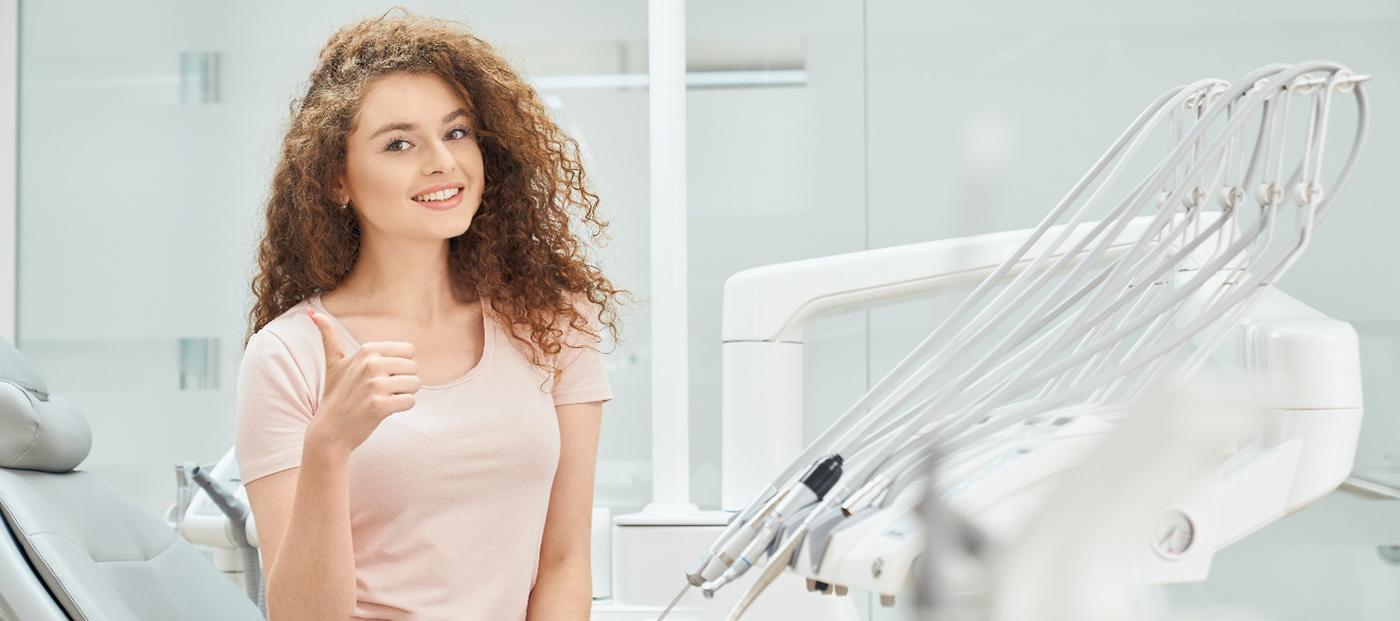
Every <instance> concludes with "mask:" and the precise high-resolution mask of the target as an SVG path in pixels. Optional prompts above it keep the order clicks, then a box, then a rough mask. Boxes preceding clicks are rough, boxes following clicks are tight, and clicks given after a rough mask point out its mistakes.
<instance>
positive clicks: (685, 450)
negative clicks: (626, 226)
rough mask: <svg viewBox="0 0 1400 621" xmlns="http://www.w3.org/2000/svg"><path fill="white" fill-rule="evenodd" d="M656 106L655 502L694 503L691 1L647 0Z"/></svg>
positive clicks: (655, 509) (655, 505) (676, 508)
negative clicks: (689, 281) (688, 111)
mask: <svg viewBox="0 0 1400 621" xmlns="http://www.w3.org/2000/svg"><path fill="white" fill-rule="evenodd" d="M647 58H648V68H647V71H648V73H649V74H650V75H649V79H648V84H649V89H648V95H649V98H650V109H651V115H650V118H651V141H650V146H651V154H650V158H651V177H650V180H651V342H652V360H651V460H652V483H651V504H650V505H648V506H647V507H646V509H645V512H647V513H679V512H693V511H695V510H696V507H695V505H694V504H692V503H691V502H690V415H689V409H688V403H689V392H688V390H687V375H688V372H687V365H686V356H687V354H688V351H687V347H686V343H687V340H688V339H687V331H688V327H687V322H686V243H685V235H686V232H685V229H686V226H685V225H686V223H685V213H686V205H685V86H686V84H685V1H684V0H649V2H648V3H647Z"/></svg>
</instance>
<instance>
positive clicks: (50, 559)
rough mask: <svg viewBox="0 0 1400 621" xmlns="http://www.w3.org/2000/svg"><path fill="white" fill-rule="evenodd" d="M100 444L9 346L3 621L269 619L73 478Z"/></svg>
mask: <svg viewBox="0 0 1400 621" xmlns="http://www.w3.org/2000/svg"><path fill="white" fill-rule="evenodd" d="M91 446H92V434H91V431H90V430H89V428H88V424H87V420H85V419H84V418H83V415H82V413H80V412H79V411H78V408H77V406H76V405H75V404H73V402H71V401H69V400H67V399H64V398H63V397H61V396H59V395H55V394H50V393H49V391H48V387H47V386H46V385H45V384H44V379H43V378H42V377H41V376H40V375H39V372H38V371H37V370H35V369H34V367H33V365H31V364H30V362H29V360H28V359H27V358H25V356H24V354H22V353H20V351H19V350H18V349H15V347H14V346H13V345H12V344H11V343H10V342H9V341H6V340H5V339H3V338H0V466H3V467H0V514H3V518H4V523H5V533H6V534H5V535H4V536H3V541H0V621H54V620H67V619H75V620H88V619H111V620H132V621H136V620H140V621H161V620H166V619H170V620H175V619H182V620H183V619H209V620H221V619H228V620H233V621H252V620H258V619H262V618H263V615H262V613H261V612H260V611H259V610H258V607H257V606H256V605H254V604H253V602H252V601H251V600H249V599H248V597H247V596H246V595H244V593H243V591H241V590H240V589H239V588H238V587H237V585H235V584H234V583H233V582H232V581H231V580H230V579H229V578H227V577H225V576H224V574H223V573H221V572H220V571H219V570H217V569H216V568H215V567H214V566H213V565H212V564H210V562H209V561H208V560H207V559H206V558H205V557H204V555H203V554H201V553H200V552H199V551H198V550H196V549H195V548H194V546H192V545H191V544H189V543H188V542H186V541H185V540H184V539H182V538H180V537H179V536H178V535H177V534H176V533H175V532H174V531H173V530H171V528H170V526H169V525H167V524H166V523H165V522H163V521H162V520H161V519H159V518H158V517H156V516H153V515H150V514H149V513H148V512H147V511H145V510H144V509H142V508H141V507H140V506H138V505H137V504H136V503H134V502H132V501H131V500H128V499H127V498H124V497H123V496H122V495H121V494H119V493H118V492H117V491H116V490H115V489H113V488H112V487H111V486H109V485H107V484H106V483H104V482H103V481H102V480H101V479H99V478H98V477H96V476H94V475H93V474H91V473H88V472H84V471H81V470H75V468H77V467H78V465H79V464H81V463H82V461H83V459H84V458H85V457H87V454H88V450H89V449H90V448H91Z"/></svg>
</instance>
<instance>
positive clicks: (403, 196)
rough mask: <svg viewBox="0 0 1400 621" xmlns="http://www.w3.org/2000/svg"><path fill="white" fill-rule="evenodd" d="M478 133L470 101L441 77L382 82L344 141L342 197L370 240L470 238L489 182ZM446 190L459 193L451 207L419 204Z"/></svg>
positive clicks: (406, 76) (366, 100) (407, 76)
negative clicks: (381, 236) (425, 195)
mask: <svg viewBox="0 0 1400 621" xmlns="http://www.w3.org/2000/svg"><path fill="white" fill-rule="evenodd" d="M474 126H475V125H474V119H470V118H468V117H467V112H466V104H465V102H464V101H462V99H461V98H459V97H458V96H457V94H456V93H455V92H453V90H452V89H451V88H450V87H449V86H448V85H447V83H445V82H443V80H442V79H441V78H439V77H437V76H432V75H417V74H394V75H390V76H385V77H383V78H380V79H379V80H378V81H376V82H375V83H374V84H373V86H371V87H370V89H369V92H368V93H366V94H365V98H364V101H363V102H362V103H361V106H360V111H359V120H358V122H357V123H356V125H355V129H354V131H352V132H351V133H350V136H349V137H348V138H347V140H346V153H345V156H346V163H345V175H344V176H343V177H342V178H341V191H340V193H339V194H340V199H341V203H342V204H343V203H344V202H345V200H346V199H349V201H350V203H351V208H352V209H354V210H355V211H356V212H357V215H358V217H359V221H360V225H361V230H362V231H363V232H364V234H366V235H371V234H375V233H379V234H387V235H391V236H395V237H407V238H412V239H425V240H443V239H447V238H450V237H456V236H457V235H461V234H462V233H463V232H465V231H466V230H467V227H468V226H470V224H471V220H472V216H473V215H475V214H476V210H477V207H478V206H480V204H481V192H482V187H483V181H484V179H483V178H482V177H483V175H482V164H481V148H480V147H479V146H478V145H477V142H476V132H475V129H474ZM442 187H449V188H457V192H458V193H457V195H455V196H452V197H451V198H448V199H446V201H437V202H425V201H419V200H414V199H415V198H416V197H419V198H421V196H420V195H422V194H423V193H424V192H428V193H432V192H434V191H436V190H438V189H441V188H442ZM454 203H455V204H454Z"/></svg>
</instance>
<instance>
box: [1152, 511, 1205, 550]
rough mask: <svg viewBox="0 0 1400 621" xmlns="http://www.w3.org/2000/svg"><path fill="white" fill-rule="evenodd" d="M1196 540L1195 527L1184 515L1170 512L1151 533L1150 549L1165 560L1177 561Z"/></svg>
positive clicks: (1179, 512) (1178, 512)
mask: <svg viewBox="0 0 1400 621" xmlns="http://www.w3.org/2000/svg"><path fill="white" fill-rule="evenodd" d="M1195 540H1196V525H1195V523H1193V522H1192V521H1191V518H1190V517H1189V516H1187V515H1186V514H1185V513H1183V512H1181V511H1177V510H1172V511H1169V512H1168V513H1167V515H1165V516H1163V517H1162V520H1161V521H1160V522H1158V524H1157V528H1156V529H1154V530H1153V531H1152V549H1154V550H1156V551H1157V554H1160V555H1162V556H1163V557H1164V558H1167V559H1178V558H1181V557H1182V556H1184V555H1185V554H1186V552H1187V551H1188V550H1190V549H1191V544H1192V542H1194V541H1195Z"/></svg>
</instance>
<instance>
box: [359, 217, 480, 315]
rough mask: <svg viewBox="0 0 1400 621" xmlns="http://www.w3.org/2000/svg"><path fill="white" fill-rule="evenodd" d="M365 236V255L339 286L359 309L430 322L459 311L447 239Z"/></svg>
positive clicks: (363, 251) (362, 252)
mask: <svg viewBox="0 0 1400 621" xmlns="http://www.w3.org/2000/svg"><path fill="white" fill-rule="evenodd" d="M373 239H375V238H374V237H373V236H366V237H363V238H361V244H360V256H359V258H358V259H356V261H355V267H354V268H353V269H352V270H351V271H350V275H349V276H346V278H345V281H344V282H342V283H341V284H340V286H338V287H336V290H337V291H341V292H342V293H343V295H345V296H346V297H349V298H351V299H352V300H353V302H352V305H353V306H354V307H355V309H356V312H357V313H361V314H368V315H381V316H392V317H399V318H402V319H405V320H408V321H412V322H414V323H421V324H425V325H430V324H434V323H437V322H438V321H440V320H444V319H446V318H448V317H450V316H451V315H452V314H453V313H454V312H457V311H459V310H460V308H461V305H462V301H461V300H458V299H457V297H456V296H455V295H454V287H453V284H452V279H451V277H450V275H449V272H448V269H447V256H448V252H447V250H448V246H447V244H448V242H447V240H434V241H432V242H429V243H424V242H423V241H421V240H396V241H395V242H394V243H392V244H384V243H373V242H372V240H373Z"/></svg>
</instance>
